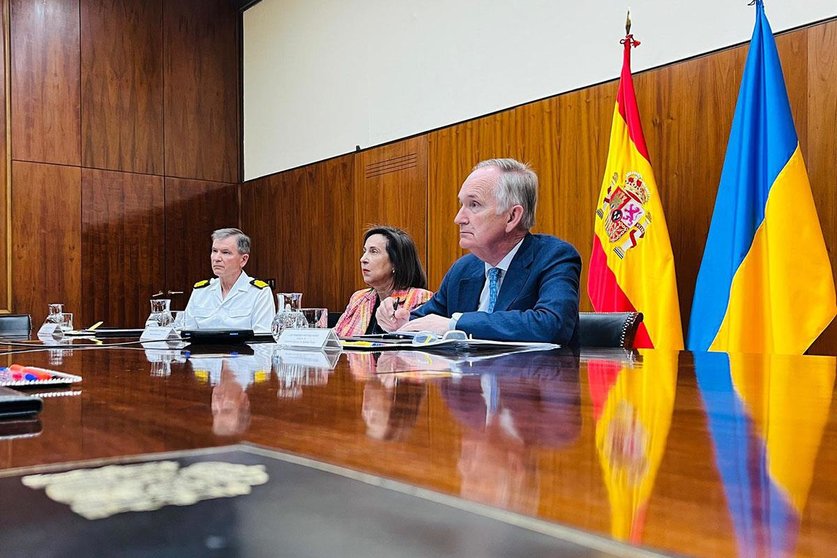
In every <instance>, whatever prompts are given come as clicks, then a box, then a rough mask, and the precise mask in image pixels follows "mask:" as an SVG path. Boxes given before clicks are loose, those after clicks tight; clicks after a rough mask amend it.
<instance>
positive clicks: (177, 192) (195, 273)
mask: <svg viewBox="0 0 837 558" xmlns="http://www.w3.org/2000/svg"><path fill="white" fill-rule="evenodd" d="M238 223H239V221H238V185H236V184H223V183H219V182H205V181H199V180H183V179H177V178H166V257H165V260H166V283H165V284H166V290H167V291H176V292H177V291H179V292H183V293H184V294H183V295H174V296H172V297H171V298H172V307H173V308H177V309H182V308H185V307H186V303H187V302H188V300H189V298H188V297H189V295H190V294H191V292H192V285H194V284H195V282H196V281H199V280H200V279H206V278H209V277H212V269H211V267H210V265H209V253H210V250H211V247H212V240H211V239H210V236H211V234H212V231H214V230H216V229H221V228H224V227H238ZM245 232H247V231H245ZM251 266H252V264H248V266H247V272H248V273H250V272H251V271H252V270H251Z"/></svg>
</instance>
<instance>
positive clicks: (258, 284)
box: [250, 279, 270, 289]
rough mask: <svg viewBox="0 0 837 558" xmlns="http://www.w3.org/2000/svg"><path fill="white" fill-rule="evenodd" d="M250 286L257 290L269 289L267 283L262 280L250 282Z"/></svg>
mask: <svg viewBox="0 0 837 558" xmlns="http://www.w3.org/2000/svg"><path fill="white" fill-rule="evenodd" d="M250 284H251V285H253V286H254V287H256V288H257V289H264V288H265V287H269V286H270V285H268V284H267V283H265V282H264V281H262V280H261V279H253V280H251V281H250Z"/></svg>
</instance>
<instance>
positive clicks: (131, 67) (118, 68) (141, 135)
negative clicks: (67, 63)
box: [81, 0, 163, 174]
mask: <svg viewBox="0 0 837 558" xmlns="http://www.w3.org/2000/svg"><path fill="white" fill-rule="evenodd" d="M162 15H163V2H162V0H150V1H149V0H82V2H81V137H82V161H83V164H84V166H87V167H94V168H101V169H111V170H121V171H130V172H140V173H147V174H162V173H163V32H162V29H161V26H160V23H161V21H162Z"/></svg>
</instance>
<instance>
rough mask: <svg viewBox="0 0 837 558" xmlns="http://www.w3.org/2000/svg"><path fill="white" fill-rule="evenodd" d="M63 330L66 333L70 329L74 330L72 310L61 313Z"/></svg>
mask: <svg viewBox="0 0 837 558" xmlns="http://www.w3.org/2000/svg"><path fill="white" fill-rule="evenodd" d="M60 324H61V331H63V332H64V333H66V332H68V331H73V313H72V312H62V313H61V322H60Z"/></svg>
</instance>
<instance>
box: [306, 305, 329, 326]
mask: <svg viewBox="0 0 837 558" xmlns="http://www.w3.org/2000/svg"><path fill="white" fill-rule="evenodd" d="M300 312H302V315H303V316H305V321H306V323H307V324H308V327H317V328H324V327H328V308H303V309H301V310H300Z"/></svg>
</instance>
